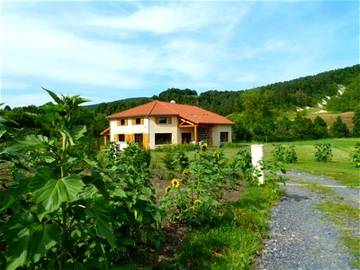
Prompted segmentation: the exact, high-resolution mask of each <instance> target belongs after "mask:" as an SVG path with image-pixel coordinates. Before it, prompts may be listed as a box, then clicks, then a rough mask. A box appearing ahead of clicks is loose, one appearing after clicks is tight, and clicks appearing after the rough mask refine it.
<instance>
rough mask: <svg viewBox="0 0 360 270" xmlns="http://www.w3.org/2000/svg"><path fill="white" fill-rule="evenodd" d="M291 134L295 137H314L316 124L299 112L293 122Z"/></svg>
mask: <svg viewBox="0 0 360 270" xmlns="http://www.w3.org/2000/svg"><path fill="white" fill-rule="evenodd" d="M291 134H292V137H293V138H294V139H297V140H308V139H314V138H315V135H314V124H313V123H312V122H311V120H310V119H308V118H306V117H304V116H302V115H300V114H298V115H297V116H296V118H295V120H294V122H293V124H292V128H291Z"/></svg>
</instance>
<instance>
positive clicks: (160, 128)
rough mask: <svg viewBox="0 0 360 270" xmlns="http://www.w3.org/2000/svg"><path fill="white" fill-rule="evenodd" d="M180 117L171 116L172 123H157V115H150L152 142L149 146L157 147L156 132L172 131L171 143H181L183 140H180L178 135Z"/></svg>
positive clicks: (151, 147)
mask: <svg viewBox="0 0 360 270" xmlns="http://www.w3.org/2000/svg"><path fill="white" fill-rule="evenodd" d="M177 126H178V119H177V117H176V116H171V124H157V123H156V117H150V119H149V127H150V132H149V137H150V140H149V141H150V143H149V147H150V149H154V148H155V133H171V134H172V135H171V140H172V141H171V143H172V144H177V143H181V140H180V141H179V136H178V127H177Z"/></svg>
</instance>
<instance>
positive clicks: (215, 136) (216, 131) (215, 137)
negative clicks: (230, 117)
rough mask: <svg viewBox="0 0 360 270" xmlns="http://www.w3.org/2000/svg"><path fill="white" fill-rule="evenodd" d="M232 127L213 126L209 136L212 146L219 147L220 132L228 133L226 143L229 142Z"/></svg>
mask: <svg viewBox="0 0 360 270" xmlns="http://www.w3.org/2000/svg"><path fill="white" fill-rule="evenodd" d="M231 130H232V126H231V125H216V126H213V127H212V129H211V133H212V134H211V136H212V145H214V146H219V145H220V144H221V142H220V132H228V133H229V137H228V138H229V140H228V141H227V142H228V143H230V142H231V137H232V131H231Z"/></svg>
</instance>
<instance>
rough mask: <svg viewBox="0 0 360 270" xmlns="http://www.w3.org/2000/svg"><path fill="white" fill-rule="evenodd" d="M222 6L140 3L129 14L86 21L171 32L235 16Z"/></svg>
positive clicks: (144, 30) (186, 29)
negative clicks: (225, 14) (226, 14)
mask: <svg viewBox="0 0 360 270" xmlns="http://www.w3.org/2000/svg"><path fill="white" fill-rule="evenodd" d="M223 10H224V9H223V7H221V6H219V5H217V3H212V4H211V5H208V4H204V3H196V2H193V3H179V2H177V3H168V4H162V5H153V6H149V5H141V6H138V9H137V10H136V11H135V12H133V13H131V14H128V15H127V16H126V15H125V16H124V15H122V16H121V17H120V16H116V17H109V16H95V17H91V18H88V19H87V20H86V21H87V23H88V24H89V25H91V26H99V27H110V28H116V29H120V30H126V31H143V32H151V33H154V34H169V33H174V32H179V31H191V32H193V31H196V30H199V29H201V28H204V27H209V26H210V25H213V24H224V23H227V22H229V20H232V18H233V16H232V15H233V14H231V13H232V9H231V8H226V9H225V10H226V12H227V13H228V16H222V11H223ZM245 10H246V9H245V8H244V9H242V10H241V11H242V12H239V10H237V11H238V12H237V16H238V17H241V16H242V15H243V13H244V11H245ZM229 13H230V14H229ZM219 15H220V16H219Z"/></svg>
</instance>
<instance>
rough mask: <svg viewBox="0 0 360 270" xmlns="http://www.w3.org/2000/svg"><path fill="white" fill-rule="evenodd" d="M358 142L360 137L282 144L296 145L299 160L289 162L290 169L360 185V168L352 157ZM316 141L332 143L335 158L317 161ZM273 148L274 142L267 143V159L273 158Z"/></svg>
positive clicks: (318, 141)
mask: <svg viewBox="0 0 360 270" xmlns="http://www.w3.org/2000/svg"><path fill="white" fill-rule="evenodd" d="M358 142H359V143H360V138H347V139H324V140H316V141H296V142H282V143H281V144H284V145H286V144H293V145H295V147H296V152H297V155H298V162H297V163H294V164H287V165H286V167H287V168H288V169H295V170H299V171H305V172H309V173H313V174H315V175H321V176H326V177H330V178H333V179H335V180H337V181H339V182H340V183H342V184H344V185H348V186H359V185H360V169H359V168H355V167H354V165H353V164H352V162H351V157H350V154H351V152H352V151H354V146H355V144H356V143H358ZM316 143H330V144H331V145H332V151H333V159H332V161H331V162H317V161H316V160H315V158H314V151H315V149H314V144H316ZM272 149H273V144H272V143H268V144H266V145H265V159H272V154H271V151H272Z"/></svg>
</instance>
